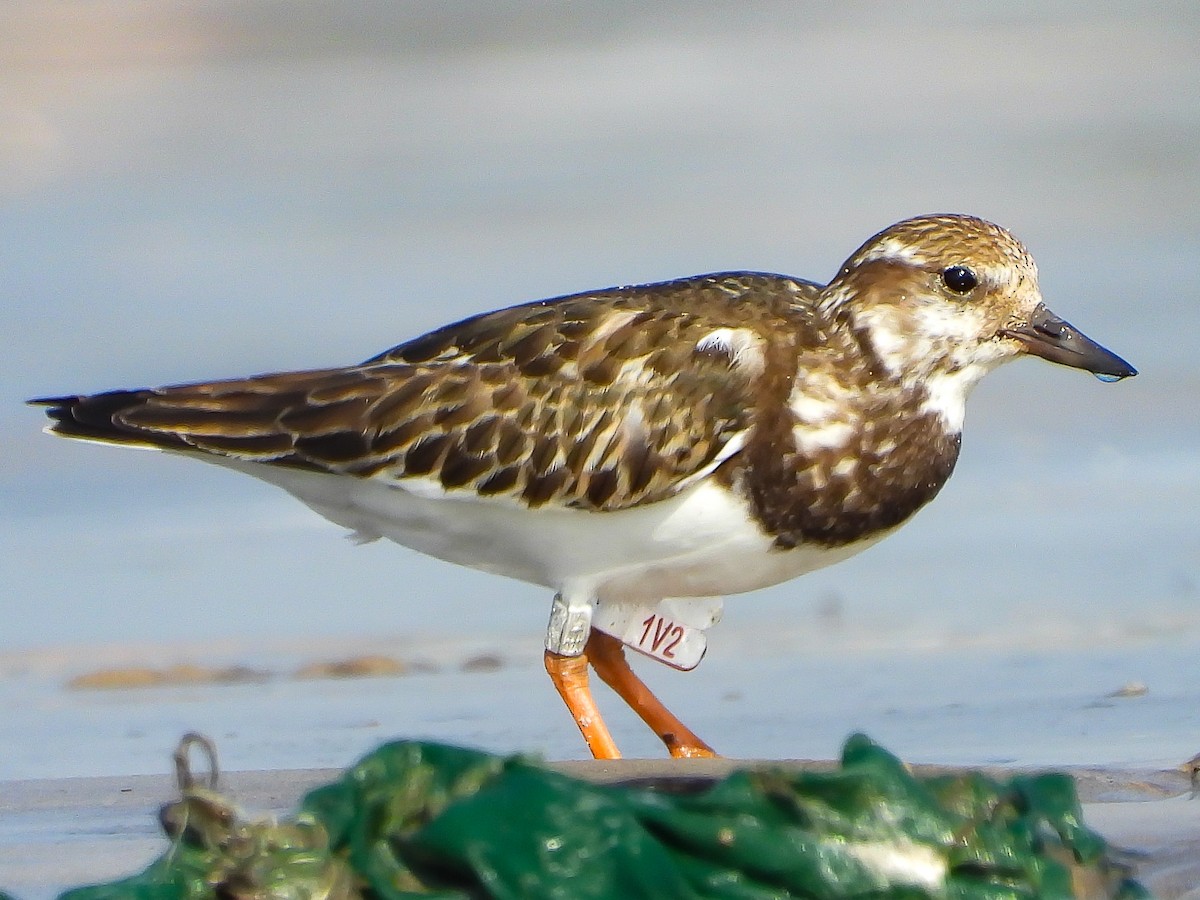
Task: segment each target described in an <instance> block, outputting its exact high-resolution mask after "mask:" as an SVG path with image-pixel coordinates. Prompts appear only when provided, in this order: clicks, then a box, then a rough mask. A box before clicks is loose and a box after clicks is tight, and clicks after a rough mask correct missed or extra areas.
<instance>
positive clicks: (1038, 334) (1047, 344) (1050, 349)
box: [1000, 303, 1137, 381]
mask: <svg viewBox="0 0 1200 900" xmlns="http://www.w3.org/2000/svg"><path fill="white" fill-rule="evenodd" d="M1000 333H1001V334H1002V335H1004V336H1006V337H1010V338H1014V339H1016V340H1017V341H1020V342H1021V343H1022V344H1023V345H1024V346H1025V350H1026V352H1028V353H1032V354H1033V355H1034V356H1040V357H1042V359H1048V360H1050V362H1056V363H1061V364H1062V365H1064V366H1071V367H1072V368H1074V369H1083V370H1084V371H1085V372H1091V373H1092V374H1093V375H1096V376H1098V377H1100V378H1103V379H1105V380H1110V381H1119V380H1121V379H1122V378H1128V377H1129V376H1130V375H1136V374H1137V369H1135V368H1134V367H1133V366H1131V365H1130V364H1129V363H1127V362H1125V360H1123V359H1121V357H1119V356H1117V354H1115V353H1113V352H1112V351H1111V350H1106V349H1104V348H1103V347H1101V346H1100V345H1099V344H1097V343H1096V342H1095V341H1093V340H1092V339H1091V338H1089V337H1088V336H1087V335H1085V334H1084V333H1083V332H1082V331H1080V330H1079V329H1078V328H1076V327H1075V326H1074V325H1072V324H1071V323H1070V322H1064V321H1063V320H1062V319H1060V318H1059V317H1058V316H1056V315H1055V314H1054V313H1052V312H1050V310H1048V309H1046V304H1044V303H1039V304H1038V305H1037V308H1036V309H1035V310H1034V311H1033V313H1032V314H1031V315H1030V316H1029V319H1028V320H1027V321H1025V322H1020V323H1018V324H1016V325H1010V326H1008V327H1007V328H1005V329H1003V330H1002V331H1001V332H1000Z"/></svg>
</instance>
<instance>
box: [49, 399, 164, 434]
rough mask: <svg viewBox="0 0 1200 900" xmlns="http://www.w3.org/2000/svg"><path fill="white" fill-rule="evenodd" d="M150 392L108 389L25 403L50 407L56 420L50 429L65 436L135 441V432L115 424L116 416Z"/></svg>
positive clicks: (51, 414) (50, 413)
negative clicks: (130, 432)
mask: <svg viewBox="0 0 1200 900" xmlns="http://www.w3.org/2000/svg"><path fill="white" fill-rule="evenodd" d="M147 393H148V392H147V391H108V392H107V393H103V394H90V395H80V394H73V395H67V396H63V397H37V398H35V399H33V400H26V401H25V402H26V403H27V404H29V405H30V406H41V407H45V408H46V415H47V416H48V417H49V418H50V419H52V420H54V424H53V425H51V426H50V429H49V430H50V431H52V432H53V433H54V434H60V435H62V436H63V437H75V438H93V439H97V440H108V441H114V442H125V441H129V440H131V437H132V436H131V435H130V434H128V433H127V432H126V431H124V430H122V429H121V428H119V427H117V425H116V424H114V416H116V414H117V413H119V412H121V411H123V410H125V409H128V408H129V407H130V406H133V405H135V404H137V403H138V402H140V401H141V400H142V399H144V398H145V396H146V395H147Z"/></svg>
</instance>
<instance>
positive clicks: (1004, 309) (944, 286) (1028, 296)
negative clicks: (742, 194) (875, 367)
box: [826, 215, 1137, 399]
mask: <svg viewBox="0 0 1200 900" xmlns="http://www.w3.org/2000/svg"><path fill="white" fill-rule="evenodd" d="M826 298H827V300H826V302H827V303H829V304H830V306H831V307H834V308H835V309H836V314H837V315H838V316H839V317H844V318H845V320H846V321H847V322H848V324H849V325H850V327H852V328H853V329H855V331H857V332H859V333H860V334H861V335H862V336H863V337H865V338H866V339H867V340H868V341H869V343H870V344H871V346H872V347H873V349H874V351H875V354H876V355H877V357H878V358H879V361H880V362H881V363H882V364H883V366H884V367H886V369H887V370H888V374H890V375H891V376H893V377H896V378H899V379H901V380H904V381H912V382H922V383H924V384H925V385H926V387H927V388H929V389H930V390H936V391H942V392H944V393H948V394H950V395H957V396H959V397H963V398H965V396H966V393H967V392H968V391H969V390H970V388H971V387H972V386H973V385H974V384H975V383H976V382H977V381H978V380H979V378H980V377H982V376H983V375H984V374H985V373H986V372H988V371H990V370H991V369H993V368H995V367H996V366H998V365H1000V364H1001V363H1003V362H1006V361H1008V360H1010V359H1014V358H1016V357H1018V356H1022V355H1024V354H1033V355H1035V356H1040V357H1042V358H1043V359H1048V360H1050V361H1052V362H1056V363H1061V364H1063V365H1066V366H1072V367H1074V368H1077V369H1083V370H1085V371H1088V372H1092V373H1094V374H1095V375H1097V376H1098V377H1100V378H1102V379H1105V380H1113V381H1115V380H1118V379H1121V378H1126V377H1128V376H1130V375H1136V374H1137V371H1136V370H1135V369H1134V368H1133V367H1132V366H1130V365H1129V363H1127V362H1125V360H1123V359H1121V358H1120V357H1119V356H1117V355H1116V354H1114V353H1112V352H1111V351H1109V350H1106V349H1105V348H1104V347H1101V346H1100V345H1099V344H1097V343H1095V342H1094V341H1092V340H1091V339H1090V338H1088V337H1086V336H1085V335H1084V334H1083V333H1082V332H1080V331H1079V330H1078V329H1076V328H1075V327H1074V326H1072V325H1070V324H1068V323H1067V322H1065V321H1063V320H1062V319H1060V318H1059V317H1058V316H1056V315H1055V314H1054V313H1052V312H1050V310H1049V309H1047V308H1046V306H1045V304H1044V303H1043V301H1042V294H1041V290H1040V289H1039V287H1038V275H1037V266H1036V265H1035V264H1034V261H1033V257H1031V256H1030V255H1029V251H1028V250H1026V249H1025V247H1024V246H1023V245H1022V244H1021V242H1020V241H1018V240H1017V239H1016V238H1015V237H1013V236H1012V235H1011V234H1010V233H1009V232H1008V231H1006V230H1005V229H1003V228H1001V227H1000V226H998V225H993V224H992V223H990V222H985V221H983V220H982V219H976V218H973V217H971V216H961V215H932V216H921V217H918V218H915V219H907V220H905V221H903V222H899V223H897V224H895V225H892V226H891V227H890V228H887V229H885V230H884V231H881V232H880V233H879V234H877V235H875V236H874V237H873V238H871V239H870V240H869V241H867V242H866V243H865V244H863V245H862V246H861V247H860V248H859V249H858V250H857V251H855V253H854V254H853V255H852V256H851V257H850V258H849V259H848V260H847V261H846V263H845V265H843V266H842V268H841V270H840V271H839V272H838V274H837V277H836V278H834V280H833V281H832V282H830V284H829V286H828V288H827V289H826ZM947 399H950V398H949V397H947Z"/></svg>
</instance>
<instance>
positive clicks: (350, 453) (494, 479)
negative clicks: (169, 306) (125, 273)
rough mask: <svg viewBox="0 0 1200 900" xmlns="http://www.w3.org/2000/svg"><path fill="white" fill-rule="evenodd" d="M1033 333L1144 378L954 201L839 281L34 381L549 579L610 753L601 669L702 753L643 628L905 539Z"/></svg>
mask: <svg viewBox="0 0 1200 900" xmlns="http://www.w3.org/2000/svg"><path fill="white" fill-rule="evenodd" d="M1027 355H1031V356H1036V357H1041V358H1043V359H1045V360H1049V361H1051V362H1054V363H1059V364H1061V365H1065V366H1070V367H1073V368H1076V369H1081V370H1084V371H1087V372H1091V373H1093V374H1095V375H1096V376H1097V377H1099V378H1101V379H1102V380H1106V381H1116V380H1120V379H1122V378H1126V377H1129V376H1132V375H1136V374H1137V372H1136V370H1135V369H1134V368H1133V367H1132V366H1131V365H1129V363H1127V362H1126V361H1125V360H1123V359H1122V358H1120V357H1119V356H1117V355H1116V354H1114V353H1113V352H1111V351H1109V350H1107V349H1105V348H1104V347H1102V346H1101V345H1100V344H1097V343H1096V342H1094V341H1092V340H1091V339H1090V338H1088V337H1086V336H1085V335H1084V334H1083V333H1082V332H1081V331H1080V330H1078V329H1077V328H1075V327H1074V326H1072V325H1070V324H1069V323H1068V322H1066V321H1064V320H1063V319H1061V318H1059V317H1058V316H1057V315H1055V314H1054V313H1052V312H1051V311H1050V310H1049V309H1048V308H1047V306H1046V305H1045V302H1044V301H1043V298H1042V295H1041V292H1040V289H1039V287H1038V272H1037V267H1036V265H1035V263H1034V260H1033V258H1032V256H1031V255H1030V253H1029V251H1028V250H1027V249H1026V248H1025V247H1024V245H1023V244H1021V242H1020V241H1018V240H1017V238H1015V237H1014V236H1013V235H1012V234H1011V233H1010V232H1009V231H1007V230H1006V229H1004V228H1002V227H1000V226H998V225H995V224H992V223H991V222H988V221H985V220H983V219H980V218H976V217H974V216H968V215H960V214H937V215H924V216H918V217H915V218H910V219H906V220H904V221H901V222H898V223H896V224H894V225H891V226H890V227H888V228H885V229H884V230H882V231H880V232H879V233H878V234H876V235H874V236H873V237H871V238H870V239H869V240H867V241H866V242H865V243H864V244H863V245H862V246H861V247H859V248H858V250H856V251H855V252H854V253H853V254H851V256H850V257H849V258H848V259H847V260H846V262H845V263H844V264H843V265H842V266H841V268H840V269H839V270H838V271H837V273H836V275H835V276H834V277H833V278H832V280H830V281H829V282H828V283H825V284H822V283H819V282H815V281H809V280H805V279H800V278H794V277H789V276H785V275H777V274H770V273H763V272H753V271H729V272H717V273H713V274H707V275H698V276H694V277H687V278H680V279H676V280H671V281H664V282H657V283H653V284H643V285H633V286H619V287H613V288H607V289H603V290H596V291H589V292H585V293H577V294H572V295H569V296H562V297H556V298H553V299H548V300H539V301H536V302H531V303H525V304H521V305H517V306H512V307H509V308H505V309H500V310H497V311H493V312H486V313H482V314H479V315H475V316H473V317H470V318H467V319H464V320H462V321H459V322H456V323H454V324H450V325H446V326H445V327H441V328H438V329H436V330H434V331H431V332H429V333H428V334H425V335H423V336H421V337H417V338H415V339H412V340H409V341H407V342H405V343H402V344H399V345H398V346H395V347H393V348H391V349H390V350H387V351H385V352H383V353H380V354H378V355H376V356H373V357H371V358H370V359H368V360H366V361H365V362H362V363H359V364H356V365H350V366H345V367H340V368H323V369H313V370H307V371H294V372H284V373H275V374H263V375H256V376H253V377H247V378H237V379H230V380H220V381H208V382H203V383H193V384H182V385H171V386H166V387H158V388H143V389H134V390H115V391H107V392H104V393H96V394H90V395H68V396H58V397H44V398H40V399H36V400H30V401H29V403H31V404H35V405H39V406H44V407H46V410H45V411H46V413H47V415H48V416H49V417H50V419H52V420H53V422H52V424H51V425H49V426H48V427H47V431H49V432H50V433H53V434H56V435H61V436H64V437H68V438H77V439H82V440H87V441H97V442H101V443H107V444H119V445H127V446H136V447H148V448H154V449H158V450H163V451H168V452H171V453H178V454H181V455H184V456H188V457H192V458H195V459H200V460H204V461H207V462H211V463H216V464H218V465H221V466H225V467H227V468H230V469H233V470H235V471H238V472H243V473H245V474H247V475H252V476H254V477H256V478H260V479H262V480H263V481H266V482H268V483H271V484H274V485H276V486H278V487H280V488H282V489H283V490H285V491H287V492H288V493H290V494H292V495H294V496H295V497H296V498H298V499H299V500H300V501H302V502H303V503H305V504H307V505H308V506H309V507H311V508H312V509H313V510H315V511H316V512H317V513H319V514H321V515H322V516H324V517H326V518H327V519H329V520H331V521H333V522H335V523H337V524H339V525H341V526H344V527H345V528H348V529H350V531H351V532H352V536H354V537H356V538H358V539H360V540H374V539H378V538H387V539H390V540H392V541H395V542H397V543H399V544H402V545H404V546H407V547H409V548H413V549H415V550H417V551H420V552H422V553H425V554H428V555H431V556H434V557H437V558H440V559H443V560H447V561H449V562H452V563H457V564H459V565H463V566H469V567H472V568H475V569H480V570H484V571H486V572H492V573H496V574H499V575H504V576H509V577H511V578H516V579H520V580H522V581H525V582H530V583H532V584H535V585H541V586H544V587H546V588H548V589H549V590H551V591H553V600H552V604H551V614H550V621H549V625H548V626H547V630H546V640H545V649H544V654H543V656H544V662H545V668H546V670H547V672H548V674H549V676H550V678H551V681H552V682H553V684H554V686H555V688H556V689H557V691H558V692H559V694H560V695H561V697H562V699H563V701H564V702H565V703H566V706H567V707H568V709H569V711H570V713H571V715H572V717H573V718H574V720H575V723H576V725H577V726H578V728H579V731H580V732H581V733H582V735H583V738H584V740H585V741H586V743H587V746H588V749H589V750H590V751H591V753H592V755H593V756H594V757H596V758H598V759H615V758H619V757H620V751H619V749H618V747H617V745H616V742H615V741H614V739H613V737H612V734H611V732H610V730H609V729H608V727H607V725H606V723H605V721H604V719H603V717H602V716H601V713H600V710H599V708H598V706H597V704H596V702H595V699H594V697H593V695H592V692H591V687H590V681H589V670H592V671H594V672H595V674H596V675H597V676H599V678H600V679H601V680H602V681H603V682H605V683H606V684H608V685H609V686H610V687H612V688H613V690H614V691H615V692H616V693H617V695H618V696H619V697H620V698H621V699H622V700H623V701H624V702H625V703H626V704H628V705H629V706H630V707H631V708H632V709H633V710H634V711H635V712H636V713H637V714H638V715H639V716H640V717H641V719H642V720H643V721H644V722H645V723H646V724H647V725H648V726H649V727H650V728H651V729H653V731H654V732H655V734H656V735H657V736H658V738H659V739H660V740H661V741H662V743H663V744H664V746H665V747H666V749H667V751H668V752H669V753H670V754H671V756H674V757H706V756H714V755H716V752H715V751H714V750H713V748H712V747H711V746H710V745H709V744H708V743H706V742H705V741H704V740H702V739H701V738H700V737H699V736H698V735H697V734H696V733H695V732H693V731H692V730H691V729H690V728H688V727H687V726H686V725H685V724H684V723H683V722H681V721H680V720H679V719H678V718H677V717H676V716H675V715H674V714H673V713H672V712H671V711H670V710H668V709H667V708H666V706H665V705H664V704H663V703H662V702H661V701H660V700H659V699H658V698H657V697H656V696H655V695H654V693H653V692H652V691H651V690H650V688H649V687H648V686H647V685H646V684H645V682H644V681H642V680H641V678H640V677H639V676H638V675H636V674H635V673H634V672H633V670H632V669H631V667H630V665H629V662H628V660H627V659H626V656H625V649H626V647H627V646H628V647H632V648H633V649H635V650H643V651H645V652H648V653H649V654H650V655H654V656H657V658H659V659H660V660H662V661H664V662H671V656H672V648H675V649H676V650H679V649H680V648H678V647H676V645H678V644H679V642H680V639H681V638H682V637H689V638H690V637H694V636H696V635H697V634H701V635H702V632H703V628H704V627H706V626H707V625H710V624H712V622H713V621H714V620H715V618H716V616H715V614H714V613H713V610H714V607H713V605H712V603H713V598H720V597H723V596H726V595H729V594H740V593H744V592H748V591H753V590H756V589H759V588H763V587H767V586H769V585H774V584H779V583H782V582H785V581H788V580H790V579H793V578H796V577H798V576H800V575H803V574H805V573H808V572H811V571H813V570H815V569H819V568H821V567H823V566H827V565H830V564H832V563H836V562H838V561H840V560H844V559H846V558H848V557H850V556H852V555H854V554H857V553H859V552H861V551H863V550H865V549H867V548H868V547H870V546H871V545H873V544H875V543H877V542H878V541H880V540H881V539H883V538H884V537H886V536H888V535H890V534H892V533H893V532H894V531H896V529H897V528H899V527H900V526H901V525H902V524H904V523H905V522H906V521H908V520H909V519H910V518H911V517H912V516H913V514H914V513H915V512H916V511H917V510H919V509H920V508H921V507H923V506H924V505H925V504H926V503H928V502H929V501H930V500H932V499H933V498H934V496H935V495H936V494H937V493H938V492H939V491H940V490H941V488H942V486H943V485H944V484H945V483H946V481H947V479H948V478H949V477H950V475H951V472H952V471H953V469H954V467H955V462H956V460H957V458H958V455H959V449H960V446H961V440H962V430H963V420H964V408H965V401H966V398H967V396H968V394H969V393H970V391H971V389H972V388H973V387H974V386H975V384H976V383H977V382H978V381H979V380H980V378H982V377H983V376H984V375H985V374H986V373H988V372H989V371H991V370H992V369H995V368H996V367H997V366H999V365H1001V364H1002V363H1005V362H1007V361H1010V360H1013V359H1016V358H1018V357H1022V356H1027ZM718 602H719V601H718ZM663 604H666V606H665V607H664V605H663ZM664 609H666V610H667V613H663V610H664ZM647 611H649V615H647V616H646V617H645V619H644V620H643V619H642V617H643V615H645V614H646V613H647ZM672 611H674V612H673V613H672ZM668 613H669V614H670V615H668ZM656 616H659V618H655V617H656ZM672 616H673V617H672ZM613 623H616V625H614V624H613ZM631 623H632V625H631ZM618 626H619V627H618ZM622 628H624V629H626V631H628V632H629V633H628V634H626V633H625V632H623V631H622V630H621V629H622ZM639 628H644V630H643V632H642V633H641V634H640V635H638V634H636V633H635V632H637V631H638V629H639ZM693 649H694V648H693ZM692 655H693V656H695V653H694V652H693V653H692ZM697 661H698V660H697V659H693V660H691V661H690V664H683V663H680V664H679V665H677V667H678V668H690V667H692V665H694V663H695V662H697Z"/></svg>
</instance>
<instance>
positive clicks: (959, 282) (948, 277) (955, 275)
mask: <svg viewBox="0 0 1200 900" xmlns="http://www.w3.org/2000/svg"><path fill="white" fill-rule="evenodd" d="M942 281H944V282H945V283H946V287H948V288H950V290H952V291H954V293H956V294H969V293H971V291H973V290H975V287H976V285H978V284H979V279H978V278H976V277H975V273H974V272H972V271H971V270H970V269H968V268H967V267H966V266H951V267H950V268H948V269H946V270H944V271H943V272H942Z"/></svg>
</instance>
